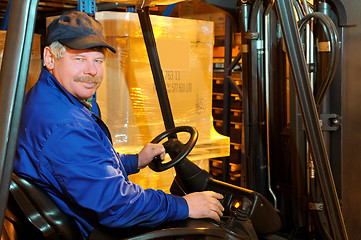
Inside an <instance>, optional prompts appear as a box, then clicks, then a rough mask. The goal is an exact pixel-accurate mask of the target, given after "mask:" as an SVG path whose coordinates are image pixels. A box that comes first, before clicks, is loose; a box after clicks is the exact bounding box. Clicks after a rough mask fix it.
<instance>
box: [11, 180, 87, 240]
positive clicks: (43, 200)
mask: <svg viewBox="0 0 361 240" xmlns="http://www.w3.org/2000/svg"><path fill="white" fill-rule="evenodd" d="M9 201H13V202H11V203H10V202H8V206H9V205H13V206H14V204H15V205H17V208H18V209H20V211H21V212H22V214H23V215H24V216H25V219H26V220H27V221H28V222H27V223H22V224H31V225H32V226H34V227H35V228H36V229H38V230H39V231H40V233H41V235H42V236H43V237H44V239H59V240H60V239H63V240H65V239H66V240H78V239H81V237H80V231H79V228H78V226H77V225H76V223H75V221H74V219H73V218H72V217H70V216H69V215H67V214H65V213H64V212H62V211H61V210H60V209H59V208H58V207H57V205H56V204H55V203H54V202H53V200H52V199H51V198H50V196H49V195H47V194H46V193H45V192H44V191H43V190H42V189H41V188H39V187H38V186H36V185H35V184H33V183H31V182H30V181H28V180H26V179H24V178H21V177H19V176H18V175H16V174H15V173H13V174H12V177H11V183H10V196H9ZM22 218H23V217H22ZM19 219H21V218H19ZM28 237H29V238H28V239H30V238H31V236H28Z"/></svg>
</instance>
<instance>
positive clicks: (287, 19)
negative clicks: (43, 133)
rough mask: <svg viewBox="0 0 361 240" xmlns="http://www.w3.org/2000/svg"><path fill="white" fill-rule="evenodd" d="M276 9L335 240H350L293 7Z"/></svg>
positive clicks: (281, 3)
mask: <svg viewBox="0 0 361 240" xmlns="http://www.w3.org/2000/svg"><path fill="white" fill-rule="evenodd" d="M276 6H277V12H278V16H279V20H280V23H281V28H282V33H283V36H284V40H285V44H286V50H287V53H288V56H289V62H290V65H291V69H292V73H293V80H294V85H295V88H296V92H297V98H298V102H299V105H300V109H301V113H302V116H303V123H304V126H305V130H306V136H307V139H308V142H309V143H310V148H311V152H312V155H313V157H314V161H315V164H316V169H317V172H318V174H319V176H320V185H321V189H322V192H323V196H324V200H325V205H326V209H327V212H328V216H329V220H330V226H331V227H330V228H331V230H332V232H333V237H334V238H335V239H340V240H341V239H348V236H347V232H346V227H345V223H344V220H343V216H342V212H341V207H340V203H339V200H338V196H337V192H336V187H335V184H334V180H333V176H332V172H331V167H330V164H329V159H328V154H327V150H326V147H325V143H324V140H323V135H322V131H321V126H320V124H319V118H318V113H317V109H316V104H315V101H314V97H313V93H312V90H311V86H310V79H309V74H308V69H307V66H306V60H305V56H304V52H303V49H302V44H301V40H300V34H299V31H298V27H297V24H296V20H295V15H294V12H293V6H292V4H291V2H290V1H288V0H276Z"/></svg>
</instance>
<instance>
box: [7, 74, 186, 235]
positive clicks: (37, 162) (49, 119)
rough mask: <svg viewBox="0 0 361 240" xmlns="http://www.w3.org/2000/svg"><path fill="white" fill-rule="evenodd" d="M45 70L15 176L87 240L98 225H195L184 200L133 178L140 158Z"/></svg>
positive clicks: (28, 102)
mask: <svg viewBox="0 0 361 240" xmlns="http://www.w3.org/2000/svg"><path fill="white" fill-rule="evenodd" d="M93 108H94V109H93V111H90V110H89V109H88V108H87V107H86V106H84V105H83V104H82V103H81V102H80V101H78V100H77V99H76V98H75V97H73V96H72V95H71V94H69V93H68V92H67V91H66V90H65V89H64V88H63V87H62V86H61V85H60V84H59V83H58V81H57V80H56V79H55V77H54V76H53V75H52V74H51V73H50V72H48V71H47V70H46V69H45V68H43V70H42V72H41V75H40V77H39V80H38V82H37V83H36V85H35V86H34V87H33V88H32V89H31V90H30V91H29V93H28V94H27V95H26V97H25V100H24V107H23V114H22V119H21V124H20V129H19V138H18V145H17V152H16V157H15V162H14V172H16V173H17V174H19V175H20V176H22V177H25V178H27V179H29V180H31V181H32V182H34V183H36V184H37V185H39V186H40V187H41V188H43V189H44V190H45V191H46V192H47V193H48V194H49V195H50V196H51V198H52V199H53V200H54V201H55V202H56V204H57V205H58V206H59V208H60V209H62V210H63V211H64V212H65V213H67V214H69V215H70V216H72V217H74V219H75V220H76V222H77V224H78V226H79V228H80V230H81V232H82V234H83V237H84V238H86V237H87V236H88V234H89V233H90V232H91V231H92V230H93V229H94V227H95V226H96V225H98V224H101V225H104V226H108V227H129V226H134V225H139V226H148V227H153V226H156V225H159V224H161V223H163V222H167V221H172V220H180V219H185V218H187V217H188V211H189V210H188V205H187V203H186V201H185V199H183V198H182V197H179V196H175V195H170V194H166V193H164V192H163V191H161V190H157V191H156V190H153V189H143V188H142V187H141V186H139V185H137V184H134V183H132V182H131V181H129V179H128V174H132V173H136V172H138V171H139V170H138V155H124V154H119V153H117V152H116V151H115V150H114V148H113V146H112V142H111V140H110V136H109V132H108V129H107V127H106V125H105V124H104V123H103V122H102V120H101V119H100V118H99V117H98V116H97V114H98V113H99V110H98V108H97V106H96V103H95V102H93Z"/></svg>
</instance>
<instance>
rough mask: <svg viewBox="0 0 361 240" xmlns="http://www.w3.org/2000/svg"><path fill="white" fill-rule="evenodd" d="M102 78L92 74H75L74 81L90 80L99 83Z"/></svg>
mask: <svg viewBox="0 0 361 240" xmlns="http://www.w3.org/2000/svg"><path fill="white" fill-rule="evenodd" d="M101 81H102V80H101V78H99V77H92V76H83V77H79V76H75V77H74V82H90V83H100V82H101Z"/></svg>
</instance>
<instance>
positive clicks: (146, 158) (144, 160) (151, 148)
mask: <svg viewBox="0 0 361 240" xmlns="http://www.w3.org/2000/svg"><path fill="white" fill-rule="evenodd" d="M157 155H160V159H161V160H164V158H165V149H164V146H163V145H162V144H159V143H157V144H155V143H147V144H146V145H145V146H144V147H143V149H142V150H141V151H140V152H139V154H138V169H142V168H144V167H146V166H147V165H148V164H149V163H150V162H151V161H152V160H153V158H154V157H155V156H157Z"/></svg>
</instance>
